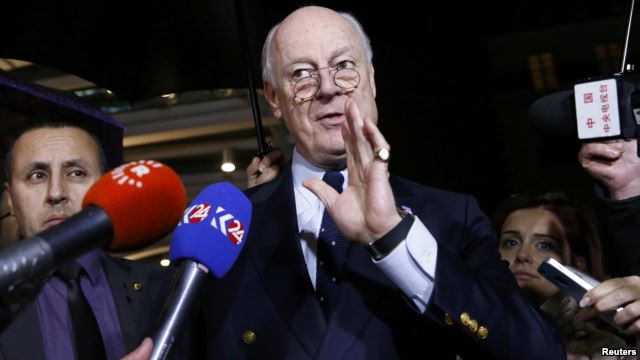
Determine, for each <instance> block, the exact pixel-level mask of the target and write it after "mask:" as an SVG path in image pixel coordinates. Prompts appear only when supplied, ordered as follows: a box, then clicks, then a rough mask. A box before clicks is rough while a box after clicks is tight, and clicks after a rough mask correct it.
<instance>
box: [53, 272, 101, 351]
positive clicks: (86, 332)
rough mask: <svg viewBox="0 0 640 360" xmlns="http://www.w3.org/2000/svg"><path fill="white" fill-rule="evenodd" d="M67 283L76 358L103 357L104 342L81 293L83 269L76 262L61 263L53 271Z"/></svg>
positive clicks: (87, 303)
mask: <svg viewBox="0 0 640 360" xmlns="http://www.w3.org/2000/svg"><path fill="white" fill-rule="evenodd" d="M55 274H56V275H57V276H58V277H59V278H60V279H62V281H64V282H65V283H66V284H67V303H68V305H69V316H70V317H71V328H72V332H73V345H74V349H75V354H76V359H78V360H84V359H92V360H93V359H105V358H106V354H105V350H104V342H103V341H102V335H101V333H100V328H99V327H98V322H97V321H96V317H95V315H94V313H93V310H91V306H90V305H89V302H88V301H87V299H86V298H85V296H84V294H83V293H82V288H81V287H80V277H82V276H86V272H85V270H84V269H83V268H82V266H80V265H79V264H78V263H76V262H72V263H67V264H64V265H62V266H61V267H60V268H59V269H58V270H57V271H56V273H55Z"/></svg>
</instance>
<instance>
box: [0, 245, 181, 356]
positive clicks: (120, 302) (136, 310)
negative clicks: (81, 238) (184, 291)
mask: <svg viewBox="0 0 640 360" xmlns="http://www.w3.org/2000/svg"><path fill="white" fill-rule="evenodd" d="M101 261H102V266H103V268H104V271H105V274H106V275H107V278H108V279H109V285H110V287H111V291H112V293H113V299H114V302H115V305H116V310H117V312H118V319H119V321H120V328H121V330H122V332H123V334H122V335H123V336H122V337H123V339H124V346H125V349H126V350H127V352H131V351H132V350H133V349H135V348H136V347H137V346H138V345H139V344H140V342H141V341H142V339H143V338H144V337H145V336H149V335H151V331H152V327H153V325H154V324H155V321H156V320H157V317H158V314H159V309H160V307H161V306H162V301H161V300H158V299H166V297H167V294H168V289H169V285H168V284H170V279H171V278H170V276H171V274H170V271H169V270H167V269H165V268H160V267H158V266H154V265H151V264H147V263H143V262H134V261H128V260H125V259H120V258H113V257H110V256H108V255H107V254H103V255H102V256H101ZM134 283H140V284H141V285H142V286H141V287H139V286H136V287H135V288H134V285H133V284H134ZM0 359H6V360H14V359H15V360H41V359H45V354H44V345H43V340H42V335H41V332H40V326H39V320H38V313H37V309H36V303H35V301H34V302H32V303H30V304H29V305H27V307H26V308H25V309H24V311H23V312H22V313H21V314H19V315H18V317H17V318H16V319H15V320H14V321H13V322H12V323H11V324H10V325H9V326H8V327H7V328H6V329H5V331H3V332H2V333H1V334H0Z"/></svg>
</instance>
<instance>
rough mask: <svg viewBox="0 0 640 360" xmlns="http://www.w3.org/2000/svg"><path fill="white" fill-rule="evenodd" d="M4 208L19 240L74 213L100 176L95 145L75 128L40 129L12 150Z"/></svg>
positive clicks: (98, 158) (98, 156)
mask: <svg viewBox="0 0 640 360" xmlns="http://www.w3.org/2000/svg"><path fill="white" fill-rule="evenodd" d="M10 161H11V179H10V181H9V182H8V183H6V184H5V186H6V190H7V191H8V195H9V207H10V209H11V211H12V213H13V214H14V215H15V217H16V220H17V222H18V227H19V230H20V235H21V236H22V237H23V238H26V237H30V236H33V235H35V234H37V233H39V232H41V231H43V230H45V229H47V228H49V227H51V226H54V225H56V224H58V223H60V222H62V221H64V220H65V219H66V218H68V217H69V216H71V215H74V214H75V213H77V212H79V211H80V210H81V206H82V199H83V198H84V195H85V193H86V192H87V190H89V188H90V187H91V185H92V184H93V183H94V182H95V181H96V180H97V179H98V178H99V177H100V175H101V170H100V155H99V150H98V145H97V144H96V143H95V141H94V140H93V138H92V137H91V136H90V135H89V134H88V133H87V132H85V131H84V130H82V129H79V128H75V127H61V128H39V129H34V130H30V131H28V132H26V133H24V134H22V135H21V136H20V137H19V138H18V139H17V141H16V142H15V145H14V147H13V151H12V156H11V159H10Z"/></svg>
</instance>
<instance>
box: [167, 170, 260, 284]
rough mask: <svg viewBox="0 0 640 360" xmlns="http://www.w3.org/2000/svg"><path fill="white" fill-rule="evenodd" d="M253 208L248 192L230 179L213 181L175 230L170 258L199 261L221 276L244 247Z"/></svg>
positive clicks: (217, 275)
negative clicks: (227, 180)
mask: <svg viewBox="0 0 640 360" xmlns="http://www.w3.org/2000/svg"><path fill="white" fill-rule="evenodd" d="M251 208H252V206H251V202H250V201H249V199H248V198H247V197H246V196H245V195H244V193H242V191H240V190H239V189H238V188H236V187H235V186H233V185H231V184H230V183H228V182H221V183H217V184H214V185H209V186H208V187H207V188H206V189H204V190H203V191H202V192H201V193H200V194H199V195H198V196H197V197H196V198H195V199H194V200H193V201H192V202H191V204H190V205H189V207H188V208H187V210H186V211H185V212H184V215H183V217H182V219H181V220H180V223H179V224H178V228H177V229H176V231H175V232H174V233H173V239H172V240H171V246H170V247H169V258H170V259H171V261H172V262H176V261H178V260H181V259H190V260H193V261H197V262H199V263H201V264H203V265H204V266H206V267H207V268H208V269H209V270H210V271H211V273H212V274H213V276H214V277H215V278H221V277H222V276H224V274H226V273H227V271H229V269H230V268H231V266H232V265H233V263H234V262H235V261H236V259H237V258H238V255H240V251H241V250H242V248H243V247H244V243H245V239H246V238H247V236H248V233H249V225H250V223H251Z"/></svg>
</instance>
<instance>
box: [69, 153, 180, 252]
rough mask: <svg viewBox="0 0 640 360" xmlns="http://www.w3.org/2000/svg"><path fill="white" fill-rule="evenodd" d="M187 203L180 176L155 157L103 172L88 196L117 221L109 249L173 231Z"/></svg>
mask: <svg viewBox="0 0 640 360" xmlns="http://www.w3.org/2000/svg"><path fill="white" fill-rule="evenodd" d="M186 203H187V194H186V191H185V189H184V185H183V184H182V181H181V180H180V177H179V176H178V175H177V174H176V173H175V172H174V171H173V170H172V169H171V168H170V167H168V166H167V165H165V164H162V163H160V162H157V161H153V160H139V161H134V162H130V163H128V164H124V165H122V166H120V167H118V168H115V169H113V170H112V171H110V172H108V173H106V174H105V175H104V176H102V177H101V178H100V179H99V180H98V181H97V182H96V183H95V184H93V186H92V187H91V189H89V191H88V192H87V194H86V195H85V197H84V200H83V203H82V206H83V208H84V207H86V206H88V205H89V204H93V205H96V206H98V207H100V208H101V209H102V210H104V211H105V212H106V213H107V215H108V216H109V219H110V220H111V224H112V225H113V232H114V239H113V241H111V244H110V246H109V250H111V251H116V252H117V251H129V250H134V249H138V248H141V247H144V246H147V245H150V244H152V243H153V242H155V241H157V240H159V239H160V238H162V237H163V236H165V235H167V234H170V233H171V231H173V229H174V228H175V226H176V224H177V223H178V221H180V217H181V216H182V213H183V211H184V208H185V206H186Z"/></svg>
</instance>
